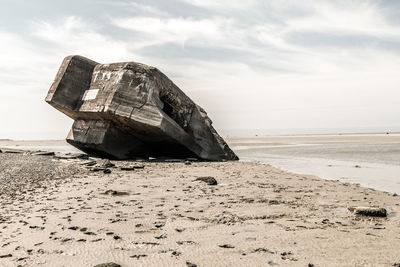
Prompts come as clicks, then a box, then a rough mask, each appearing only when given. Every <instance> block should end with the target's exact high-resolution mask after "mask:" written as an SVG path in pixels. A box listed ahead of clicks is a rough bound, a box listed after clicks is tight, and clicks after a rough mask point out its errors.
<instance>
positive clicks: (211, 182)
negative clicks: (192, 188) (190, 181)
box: [195, 176, 218, 185]
mask: <svg viewBox="0 0 400 267" xmlns="http://www.w3.org/2000/svg"><path fill="white" fill-rule="evenodd" d="M195 181H202V182H205V183H207V184H208V185H217V184H218V182H217V180H215V178H214V177H211V176H204V177H199V178H197V179H196V180H195Z"/></svg>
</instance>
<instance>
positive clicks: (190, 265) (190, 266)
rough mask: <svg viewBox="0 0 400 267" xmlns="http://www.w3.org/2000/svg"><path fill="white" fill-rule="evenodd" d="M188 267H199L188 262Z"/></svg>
mask: <svg viewBox="0 0 400 267" xmlns="http://www.w3.org/2000/svg"><path fill="white" fill-rule="evenodd" d="M186 266H187V267H197V265H196V264H194V263H191V262H190V261H186Z"/></svg>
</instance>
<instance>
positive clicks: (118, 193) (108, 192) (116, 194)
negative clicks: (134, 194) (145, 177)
mask: <svg viewBox="0 0 400 267" xmlns="http://www.w3.org/2000/svg"><path fill="white" fill-rule="evenodd" d="M103 194H104V195H110V196H125V195H128V193H127V192H121V191H115V190H112V189H109V190H107V191H106V192H104V193H103Z"/></svg>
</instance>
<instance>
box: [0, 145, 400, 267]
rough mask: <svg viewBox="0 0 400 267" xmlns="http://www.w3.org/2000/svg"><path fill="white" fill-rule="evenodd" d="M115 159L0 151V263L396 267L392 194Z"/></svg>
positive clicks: (217, 166) (399, 201)
mask: <svg viewBox="0 0 400 267" xmlns="http://www.w3.org/2000/svg"><path fill="white" fill-rule="evenodd" d="M95 163H96V164H97V165H94V166H87V165H83V164H89V165H92V164H95ZM112 163H114V164H115V165H116V166H115V167H109V168H108V170H110V171H111V173H104V171H103V170H102V169H99V171H97V172H94V171H91V169H92V168H95V167H96V166H99V165H101V164H102V163H101V161H100V160H98V159H89V160H87V159H62V158H61V159H60V158H54V157H53V156H35V155H28V154H9V153H0V192H1V198H0V266H94V265H96V264H100V263H105V262H115V263H117V264H120V265H121V266H397V265H394V264H399V263H400V251H399V245H398V244H399V242H400V227H399V226H400V217H399V212H400V206H399V205H400V197H399V196H397V195H393V194H389V193H385V192H381V191H376V190H373V189H367V188H362V187H360V186H358V185H355V184H349V183H341V182H337V181H328V180H323V179H320V178H318V177H315V176H308V175H300V174H294V173H289V172H285V171H282V170H279V169H277V168H274V167H272V166H269V165H265V164H259V163H246V162H218V163H217V162H216V163H209V162H192V163H186V164H185V163H184V162H177V163H165V162H158V163H157V162H145V163H138V162H129V161H112ZM140 165H142V166H140ZM135 166H136V167H143V168H136V169H134V170H131V168H130V167H135ZM121 167H125V168H126V170H122V169H121ZM106 172H107V171H106ZM204 176H212V177H214V178H215V179H216V180H217V182H218V184H217V185H208V184H207V183H205V182H203V181H198V180H196V179H197V178H199V177H204ZM106 192H107V194H105V193H106ZM354 206H379V207H385V208H386V209H387V210H388V212H389V216H388V217H387V218H375V217H363V216H357V215H354V214H353V213H351V212H350V211H349V210H348V208H349V207H354ZM191 264H192V265H191ZM310 264H312V265H310Z"/></svg>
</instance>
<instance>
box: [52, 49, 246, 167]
mask: <svg viewBox="0 0 400 267" xmlns="http://www.w3.org/2000/svg"><path fill="white" fill-rule="evenodd" d="M46 102H48V103H49V104H50V105H52V106H53V107H55V108H56V109H58V110H60V111H61V112H63V113H65V114H66V115H68V116H69V117H71V118H72V119H74V120H75V122H74V124H73V126H72V129H71V131H70V133H69V135H68V137H67V141H68V142H69V143H70V144H72V145H73V146H75V147H77V148H78V149H81V150H82V151H85V152H87V153H89V154H92V155H97V156H102V157H108V158H116V159H130V158H147V157H174V158H186V157H198V158H201V159H205V160H237V159H238V157H237V156H236V155H235V153H234V152H233V151H232V150H231V149H230V148H229V147H228V145H227V144H226V143H225V141H224V140H223V139H222V138H221V137H220V136H219V135H218V133H217V132H216V131H215V129H214V128H213V127H212V125H211V124H212V121H211V120H210V118H209V117H208V116H207V113H206V112H205V111H204V110H203V109H202V108H201V107H200V106H198V105H196V104H195V103H194V102H193V101H192V100H191V99H190V98H189V97H188V96H187V95H185V93H183V92H182V91H181V90H180V89H179V88H178V87H177V86H176V85H175V84H174V83H173V82H172V81H171V80H170V79H168V77H167V76H165V75H164V74H163V73H161V72H160V71H159V70H158V69H156V68H154V67H150V66H147V65H144V64H140V63H135V62H125V63H114V64H99V63H97V62H94V61H92V60H89V59H87V58H84V57H81V56H69V57H66V58H65V59H64V61H63V62H62V64H61V67H60V70H59V71H58V73H57V76H56V78H55V80H54V83H53V84H52V86H51V88H50V90H49V92H48V95H47V97H46Z"/></svg>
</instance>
